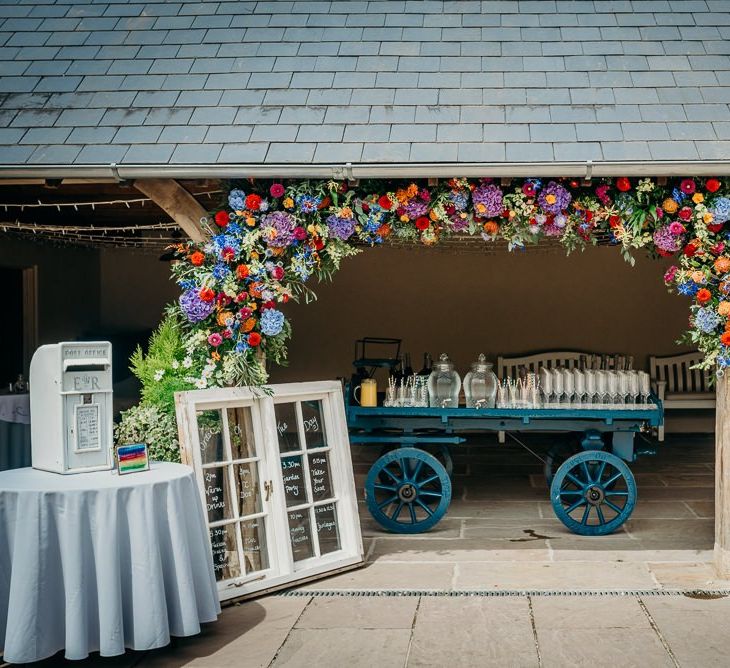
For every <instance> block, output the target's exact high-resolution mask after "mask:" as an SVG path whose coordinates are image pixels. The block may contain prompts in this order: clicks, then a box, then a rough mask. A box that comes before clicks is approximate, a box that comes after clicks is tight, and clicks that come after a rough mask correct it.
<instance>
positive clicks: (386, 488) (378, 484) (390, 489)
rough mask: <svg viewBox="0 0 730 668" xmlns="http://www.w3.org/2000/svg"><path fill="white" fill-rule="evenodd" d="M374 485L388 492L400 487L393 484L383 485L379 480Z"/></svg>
mask: <svg viewBox="0 0 730 668" xmlns="http://www.w3.org/2000/svg"><path fill="white" fill-rule="evenodd" d="M373 487H375V489H384V490H385V491H386V492H395V491H397V489H398V488H397V487H394V486H392V485H383V484H382V483H379V482H376V483H375V484H374V485H373Z"/></svg>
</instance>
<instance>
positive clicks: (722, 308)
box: [717, 301, 730, 318]
mask: <svg viewBox="0 0 730 668" xmlns="http://www.w3.org/2000/svg"><path fill="white" fill-rule="evenodd" d="M717 312H718V313H719V314H720V315H721V316H723V318H727V317H728V316H729V315H730V302H724V301H723V302H720V303H719V304H718V305H717Z"/></svg>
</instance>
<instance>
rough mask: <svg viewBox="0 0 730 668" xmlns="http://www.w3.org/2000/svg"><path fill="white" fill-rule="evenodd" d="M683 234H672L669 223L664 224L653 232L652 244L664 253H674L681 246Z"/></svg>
mask: <svg viewBox="0 0 730 668" xmlns="http://www.w3.org/2000/svg"><path fill="white" fill-rule="evenodd" d="M683 242H684V237H683V236H681V235H680V236H677V235H675V234H672V231H671V230H670V229H669V225H664V226H662V227H660V228H658V229H657V230H656V231H655V232H654V245H655V246H656V247H657V248H658V249H659V250H662V251H664V252H665V253H676V252H677V251H678V250H679V249H680V248H682V245H683Z"/></svg>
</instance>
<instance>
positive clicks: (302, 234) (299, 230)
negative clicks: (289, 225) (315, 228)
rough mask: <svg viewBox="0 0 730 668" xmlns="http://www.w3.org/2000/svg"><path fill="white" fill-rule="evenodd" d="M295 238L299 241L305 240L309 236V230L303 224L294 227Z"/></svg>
mask: <svg viewBox="0 0 730 668" xmlns="http://www.w3.org/2000/svg"><path fill="white" fill-rule="evenodd" d="M294 238H295V239H296V240H297V241H304V240H305V239H306V238H307V230H305V229H304V228H303V227H302V226H301V225H300V226H298V227H295V228H294Z"/></svg>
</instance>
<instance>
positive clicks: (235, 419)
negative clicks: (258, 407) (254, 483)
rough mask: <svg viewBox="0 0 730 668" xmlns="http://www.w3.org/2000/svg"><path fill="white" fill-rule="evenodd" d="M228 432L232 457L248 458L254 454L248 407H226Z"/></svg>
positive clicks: (254, 448)
mask: <svg viewBox="0 0 730 668" xmlns="http://www.w3.org/2000/svg"><path fill="white" fill-rule="evenodd" d="M228 433H229V435H230V438H231V454H232V457H233V459H250V458H251V457H255V456H256V446H255V443H254V440H253V439H254V436H253V426H252V423H251V409H250V408H229V409H228Z"/></svg>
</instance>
